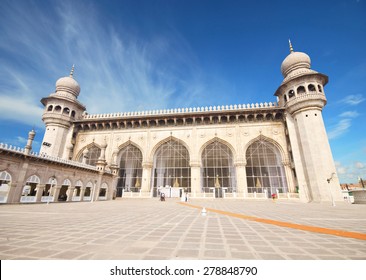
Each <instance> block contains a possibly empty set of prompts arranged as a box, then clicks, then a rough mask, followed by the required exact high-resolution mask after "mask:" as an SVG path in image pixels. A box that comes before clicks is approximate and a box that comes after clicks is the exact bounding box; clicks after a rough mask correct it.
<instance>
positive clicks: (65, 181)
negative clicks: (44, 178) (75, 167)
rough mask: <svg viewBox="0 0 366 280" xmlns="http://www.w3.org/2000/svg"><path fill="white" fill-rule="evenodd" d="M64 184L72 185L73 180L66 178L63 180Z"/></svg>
mask: <svg viewBox="0 0 366 280" xmlns="http://www.w3.org/2000/svg"><path fill="white" fill-rule="evenodd" d="M62 185H63V186H69V187H70V186H71V181H70V179H68V178H66V179H65V180H64V181H63V182H62Z"/></svg>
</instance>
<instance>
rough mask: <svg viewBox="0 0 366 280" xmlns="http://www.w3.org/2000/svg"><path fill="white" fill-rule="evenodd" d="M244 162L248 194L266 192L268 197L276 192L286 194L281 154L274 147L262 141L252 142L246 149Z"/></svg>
mask: <svg viewBox="0 0 366 280" xmlns="http://www.w3.org/2000/svg"><path fill="white" fill-rule="evenodd" d="M246 160H247V165H246V172H247V183H248V192H249V193H254V192H257V193H263V192H265V190H266V191H267V195H268V197H270V195H271V194H274V193H276V191H277V190H278V191H279V192H280V193H282V192H283V193H285V192H287V181H286V176H285V171H284V167H283V164H282V161H281V154H280V151H279V150H278V149H277V147H276V146H275V145H273V144H272V143H270V142H268V141H266V140H263V139H261V140H258V141H256V142H254V143H253V144H251V145H250V146H249V147H248V150H247V152H246Z"/></svg>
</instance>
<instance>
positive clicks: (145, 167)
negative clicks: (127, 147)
mask: <svg viewBox="0 0 366 280" xmlns="http://www.w3.org/2000/svg"><path fill="white" fill-rule="evenodd" d="M152 167H153V163H152V162H143V163H142V180H141V181H142V182H141V192H148V191H150V188H151V186H150V182H151V170H152Z"/></svg>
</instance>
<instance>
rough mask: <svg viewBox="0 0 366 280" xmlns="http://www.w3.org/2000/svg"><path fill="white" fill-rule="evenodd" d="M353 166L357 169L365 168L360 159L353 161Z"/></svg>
mask: <svg viewBox="0 0 366 280" xmlns="http://www.w3.org/2000/svg"><path fill="white" fill-rule="evenodd" d="M355 167H356V168H358V169H363V168H365V165H364V164H363V163H362V162H360V161H356V162H355Z"/></svg>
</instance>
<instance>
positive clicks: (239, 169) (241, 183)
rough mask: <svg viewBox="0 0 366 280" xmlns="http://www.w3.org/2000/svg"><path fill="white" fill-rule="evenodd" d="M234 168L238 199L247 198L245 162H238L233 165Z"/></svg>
mask: <svg viewBox="0 0 366 280" xmlns="http://www.w3.org/2000/svg"><path fill="white" fill-rule="evenodd" d="M234 165H235V168H236V186H237V192H238V197H241V196H242V197H244V198H245V197H247V196H248V184H247V171H246V165H247V162H246V160H238V161H236V162H235V163H234Z"/></svg>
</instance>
